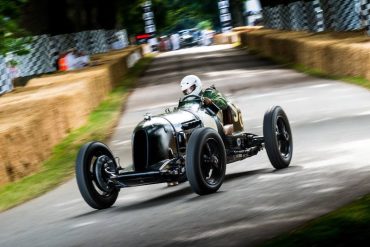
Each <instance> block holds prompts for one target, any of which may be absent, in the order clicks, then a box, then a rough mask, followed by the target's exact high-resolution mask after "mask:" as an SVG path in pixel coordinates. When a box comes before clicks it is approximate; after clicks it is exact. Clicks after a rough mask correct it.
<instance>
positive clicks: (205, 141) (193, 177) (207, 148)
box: [185, 128, 226, 195]
mask: <svg viewBox="0 0 370 247" xmlns="http://www.w3.org/2000/svg"><path fill="white" fill-rule="evenodd" d="M185 166H186V176H187V178H188V180H189V183H190V186H191V188H192V190H193V191H194V192H195V193H197V194H199V195H205V194H210V193H214V192H216V191H217V190H218V189H219V188H220V187H221V185H222V183H223V181H224V178H225V171H226V153H225V146H224V143H223V141H222V139H221V137H220V135H219V134H218V133H217V132H216V131H215V130H213V129H211V128H199V129H196V130H194V131H193V133H192V134H191V136H190V139H189V143H188V146H187V150H186V162H185Z"/></svg>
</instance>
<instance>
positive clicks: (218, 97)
mask: <svg viewBox="0 0 370 247" xmlns="http://www.w3.org/2000/svg"><path fill="white" fill-rule="evenodd" d="M203 97H204V103H205V104H206V105H210V104H212V103H214V104H215V105H217V106H218V107H219V108H220V109H221V110H225V109H226V108H227V101H226V99H225V97H224V96H223V95H222V94H221V93H220V92H218V91H216V90H212V91H211V90H206V91H205V92H204V94H203Z"/></svg>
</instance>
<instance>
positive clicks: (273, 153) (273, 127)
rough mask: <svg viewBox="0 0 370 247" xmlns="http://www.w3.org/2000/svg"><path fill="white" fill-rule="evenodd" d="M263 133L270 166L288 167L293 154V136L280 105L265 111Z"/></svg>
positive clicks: (277, 167)
mask: <svg viewBox="0 0 370 247" xmlns="http://www.w3.org/2000/svg"><path fill="white" fill-rule="evenodd" d="M263 135H264V138H265V147H266V152H267V155H268V157H269V159H270V162H271V164H272V166H273V167H274V168H276V169H283V168H286V167H288V166H289V164H290V161H291V160H292V155H293V136H292V131H291V129H290V124H289V120H288V117H287V116H286V114H285V112H284V111H283V109H282V108H281V107H280V106H274V107H272V108H271V109H270V110H268V111H267V112H266V113H265V117H264V119H263Z"/></svg>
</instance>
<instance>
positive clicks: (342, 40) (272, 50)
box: [240, 29, 370, 80]
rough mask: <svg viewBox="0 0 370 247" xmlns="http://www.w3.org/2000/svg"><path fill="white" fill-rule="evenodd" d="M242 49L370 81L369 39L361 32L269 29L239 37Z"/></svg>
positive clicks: (334, 73)
mask: <svg viewBox="0 0 370 247" xmlns="http://www.w3.org/2000/svg"><path fill="white" fill-rule="evenodd" d="M240 39H241V42H242V45H243V46H247V47H248V48H249V49H251V50H256V51H258V52H260V53H261V54H263V55H265V56H268V57H273V58H279V59H283V60H284V61H287V62H293V63H297V64H302V65H305V66H307V67H311V68H316V69H319V70H321V71H323V72H325V73H328V74H331V75H338V76H360V77H364V78H367V79H368V80H370V37H367V36H365V35H364V34H363V32H345V33H320V34H313V33H307V32H288V31H279V30H270V29H261V30H255V31H253V32H248V33H246V32H243V33H240Z"/></svg>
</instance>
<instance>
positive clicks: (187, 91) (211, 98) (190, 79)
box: [180, 75, 234, 135]
mask: <svg viewBox="0 0 370 247" xmlns="http://www.w3.org/2000/svg"><path fill="white" fill-rule="evenodd" d="M180 85H181V91H182V92H183V93H184V95H194V96H200V97H202V98H203V103H204V104H205V105H207V106H209V105H211V104H212V103H213V104H215V105H216V106H217V107H218V108H220V109H221V110H222V111H220V114H221V116H219V117H220V119H221V121H222V123H223V125H224V126H223V128H224V133H225V135H232V133H233V132H234V125H233V123H232V120H231V119H230V117H228V118H227V117H226V118H224V117H223V114H222V112H223V111H225V112H228V111H227V110H226V109H229V106H228V103H227V100H226V98H225V97H224V96H223V95H222V94H221V93H220V92H219V91H217V90H216V88H215V87H214V86H211V87H209V88H206V89H205V90H204V91H202V82H201V80H200V79H199V77H198V76H195V75H188V76H185V77H184V78H183V79H182V81H181V83H180ZM225 119H226V120H225Z"/></svg>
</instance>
